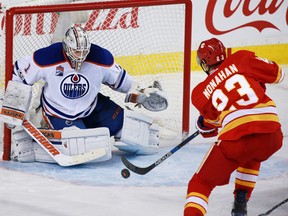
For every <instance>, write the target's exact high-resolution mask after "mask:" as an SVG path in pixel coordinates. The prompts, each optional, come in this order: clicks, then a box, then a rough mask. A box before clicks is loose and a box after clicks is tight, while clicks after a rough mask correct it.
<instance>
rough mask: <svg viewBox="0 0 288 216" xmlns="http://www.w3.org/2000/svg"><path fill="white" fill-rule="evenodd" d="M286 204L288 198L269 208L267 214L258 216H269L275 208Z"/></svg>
mask: <svg viewBox="0 0 288 216" xmlns="http://www.w3.org/2000/svg"><path fill="white" fill-rule="evenodd" d="M286 202H288V198H287V199H285V200H283V201H282V202H280V203H278V204H277V205H275V206H274V207H273V208H271V209H270V210H268V211H267V212H265V213H263V214H260V215H258V216H266V215H269V214H270V213H271V212H272V211H274V210H275V209H276V208H278V207H279V206H281V205H283V204H285V203H286Z"/></svg>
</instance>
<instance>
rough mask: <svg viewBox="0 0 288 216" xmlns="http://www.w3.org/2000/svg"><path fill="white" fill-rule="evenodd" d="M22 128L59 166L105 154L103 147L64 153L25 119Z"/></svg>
mask: <svg viewBox="0 0 288 216" xmlns="http://www.w3.org/2000/svg"><path fill="white" fill-rule="evenodd" d="M22 126H23V128H24V130H25V131H26V132H27V133H28V134H29V135H30V136H31V137H32V138H33V139H34V140H35V141H36V142H37V143H38V144H39V145H40V146H41V147H42V148H43V149H44V150H45V151H46V152H47V154H49V155H50V156H51V157H52V158H53V159H54V160H55V161H56V162H57V163H58V164H59V165H60V166H73V165H78V164H82V163H85V162H88V161H91V160H94V159H97V158H100V157H102V156H104V155H105V154H106V151H105V149H104V148H102V149H97V150H94V151H90V152H86V153H83V154H79V155H73V156H69V155H65V154H62V153H61V152H60V151H58V149H57V148H55V147H54V146H53V145H52V143H51V142H50V141H49V140H48V139H47V138H46V137H45V136H44V135H43V134H42V133H41V132H40V131H39V130H38V129H37V128H36V127H35V126H34V125H33V124H32V123H31V122H30V121H28V120H27V119H24V121H23V124H22Z"/></svg>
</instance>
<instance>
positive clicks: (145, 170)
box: [121, 130, 199, 175]
mask: <svg viewBox="0 0 288 216" xmlns="http://www.w3.org/2000/svg"><path fill="white" fill-rule="evenodd" d="M198 134H199V131H198V130H197V131H196V132H195V133H193V134H192V135H190V136H189V137H187V138H186V139H185V140H183V141H182V142H181V143H180V144H178V145H177V146H175V147H174V148H173V149H172V150H171V151H169V152H168V153H166V154H165V155H164V156H163V157H161V158H160V159H158V160H157V161H156V162H154V163H153V164H151V165H150V166H148V167H138V166H135V165H134V164H132V163H131V162H129V161H128V160H127V158H125V157H124V156H122V157H121V160H122V162H123V164H124V165H125V166H126V167H127V168H128V169H129V170H131V171H132V172H134V173H137V174H140V175H145V174H146V173H148V172H149V171H151V170H152V169H154V168H155V167H157V166H158V165H159V164H161V163H162V162H163V161H165V160H166V159H167V158H169V157H170V156H171V155H173V154H174V153H175V152H177V151H178V150H179V149H180V148H182V147H183V146H184V145H186V144H187V143H189V142H190V141H191V140H192V139H194V138H195V137H196V136H197V135H198Z"/></svg>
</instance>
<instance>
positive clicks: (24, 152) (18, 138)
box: [11, 130, 35, 163]
mask: <svg viewBox="0 0 288 216" xmlns="http://www.w3.org/2000/svg"><path fill="white" fill-rule="evenodd" d="M12 138H13V141H14V146H13V147H14V148H13V149H12V151H11V159H12V160H14V161H19V162H23V163H27V162H34V161H35V153H34V145H33V139H32V138H31V137H30V136H29V135H28V134H27V133H26V132H25V131H24V130H18V131H13V133H12Z"/></svg>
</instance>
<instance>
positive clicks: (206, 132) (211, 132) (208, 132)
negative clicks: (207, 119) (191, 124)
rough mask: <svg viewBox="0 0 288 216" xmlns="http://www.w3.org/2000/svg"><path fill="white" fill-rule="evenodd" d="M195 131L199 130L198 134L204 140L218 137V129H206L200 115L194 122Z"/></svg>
mask: <svg viewBox="0 0 288 216" xmlns="http://www.w3.org/2000/svg"><path fill="white" fill-rule="evenodd" d="M196 129H197V130H199V132H200V134H201V135H202V136H203V137H204V138H209V137H214V136H217V135H218V128H212V127H208V126H206V125H205V124H204V118H203V116H202V115H200V116H199V118H198V120H197V122H196Z"/></svg>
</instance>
